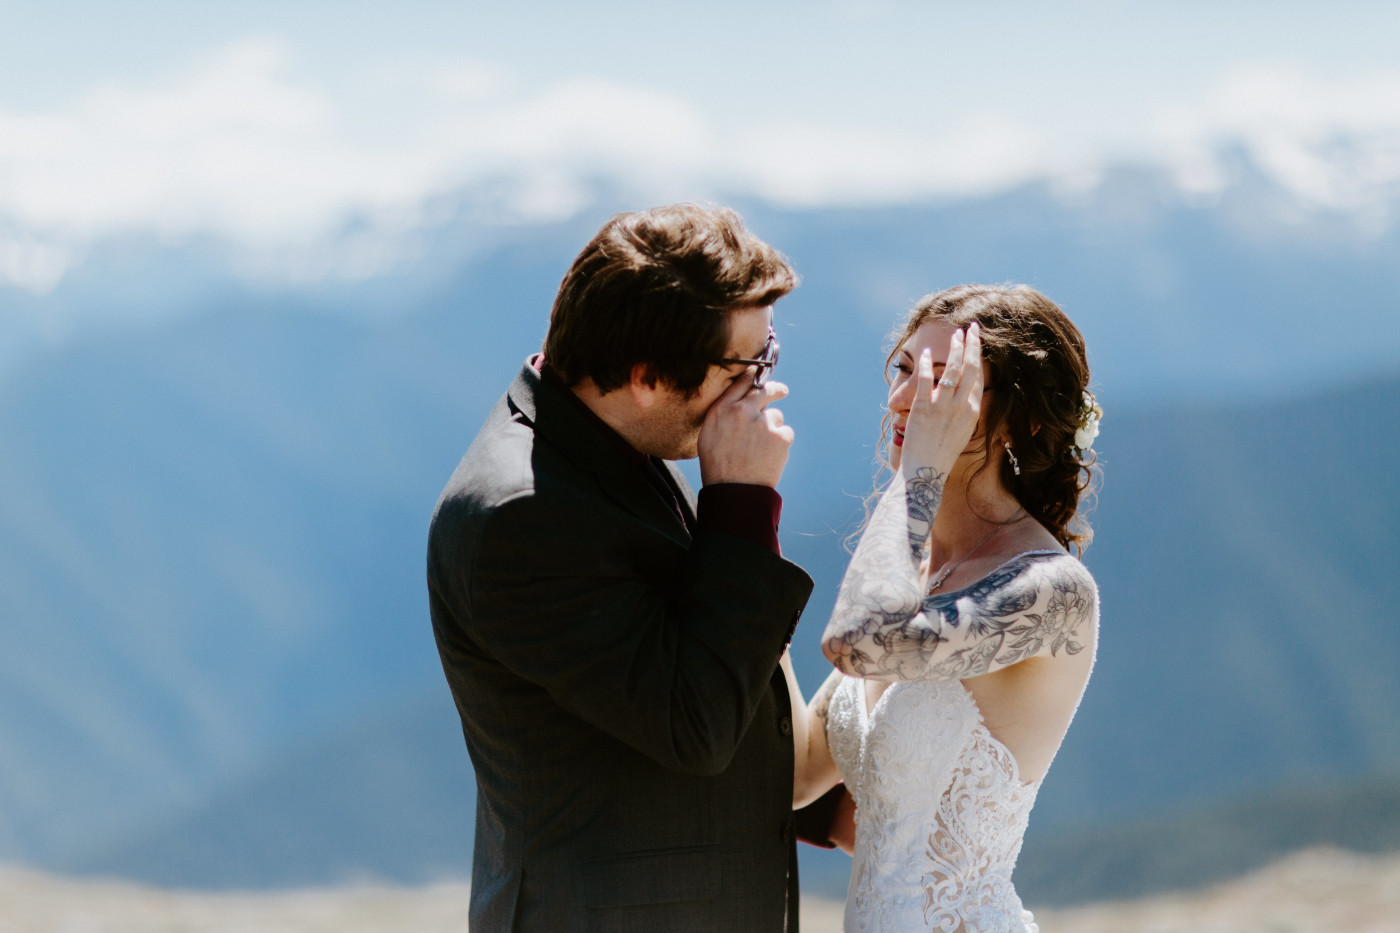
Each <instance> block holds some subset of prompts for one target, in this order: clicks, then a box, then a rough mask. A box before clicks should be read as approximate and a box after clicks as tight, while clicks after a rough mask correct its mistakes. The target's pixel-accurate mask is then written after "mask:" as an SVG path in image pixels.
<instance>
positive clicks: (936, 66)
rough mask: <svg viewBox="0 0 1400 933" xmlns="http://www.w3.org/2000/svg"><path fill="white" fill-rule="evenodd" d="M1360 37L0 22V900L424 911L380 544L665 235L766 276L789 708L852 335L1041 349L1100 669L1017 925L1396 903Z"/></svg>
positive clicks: (1399, 659) (846, 498)
mask: <svg viewBox="0 0 1400 933" xmlns="http://www.w3.org/2000/svg"><path fill="white" fill-rule="evenodd" d="M1397 39H1400V11H1397V8H1395V7H1394V6H1393V5H1391V4H1383V3H1369V2H1342V3H1339V4H1332V5H1328V6H1327V7H1322V6H1318V5H1314V4H1307V3H1301V2H1291V0H1283V2H1278V0H1275V2H1271V3H1267V4H1266V3H1262V2H1241V3H1235V4H1229V5H1225V4H1216V3H1205V2H1195V0H1183V2H1178V3H1175V4H1160V3H1156V4H1147V3H1135V2H1129V0H1079V2H1065V3H1060V4H1056V5H1053V6H1052V5H1049V4H1036V3H1030V2H1019V0H1000V2H995V3H985V4H951V3H942V2H923V3H915V2H901V0H885V2H880V0H863V2H862V0H812V2H795V0H775V2H768V3H764V4H752V3H749V2H739V0H711V2H710V3H707V4H693V3H684V4H683V3H675V2H670V0H648V2H640V0H636V2H627V0H609V2H595V3H589V4H575V3H565V2H550V0H521V2H517V3H514V4H510V5H505V4H490V5H488V4H482V3H472V2H458V3H445V2H435V0H401V2H399V3H397V4H394V5H393V9H392V12H391V11H390V10H389V8H388V7H387V6H385V5H375V4H369V3H362V2H346V0H339V2H335V3H331V2H326V0H307V2H303V3H298V4H285V3H273V2H268V0H241V2H239V3H236V4H235V3H229V2H223V0H211V2H207V3H201V4H193V5H192V4H185V3H175V2H170V0H131V2H127V3H123V4H97V3H92V2H90V0H89V2H80V0H48V2H45V3H43V4H40V3H37V2H18V3H6V4H4V5H3V6H0V862H5V863H10V864H12V865H21V866H26V867H27V868H30V869H38V870H43V871H46V872H54V873H59V874H63V875H76V876H114V877H118V878H125V879H133V880H139V881H145V882H153V883H156V884H159V885H166V886H180V887H192V888H201V889H229V888H284V887H288V886H299V885H309V884H330V883H340V882H345V881H351V880H357V879H366V878H375V879H387V880H391V881H403V882H422V881H433V880H442V879H461V878H465V877H466V875H467V873H468V871H469V867H470V858H471V845H472V819H473V817H472V814H473V807H474V791H473V785H472V778H471V770H470V766H469V763H468V760H467V756H466V752H465V748H464V746H463V743H462V739H461V734H460V730H459V727H458V725H457V721H456V714H455V711H454V710H453V708H452V704H451V700H450V697H449V695H448V692H447V689H446V685H445V683H444V680H443V677H442V673H441V669H440V668H439V665H438V661H437V656H436V652H435V650H434V647H433V642H432V636H431V630H430V627H429V622H428V613H427V604H426V597H425V588H424V583H423V576H424V574H423V554H424V547H425V540H426V530H427V522H428V518H429V515H430V513H431V510H432V507H433V504H434V502H435V500H436V498H437V495H438V492H439V491H440V489H441V488H442V486H443V484H444V483H445V481H446V479H447V477H448V475H449V474H450V473H451V471H452V469H453V467H454V466H455V464H456V462H457V460H458V458H459V457H460V456H461V454H462V452H463V451H464V450H465V449H466V446H467V445H468V443H470V441H471V439H472V437H473V435H474V434H475V432H476V430H477V427H478V426H479V424H480V422H481V420H482V419H483V418H484V416H485V414H486V412H487V411H488V409H489V408H490V406H491V405H492V404H493V403H494V402H495V400H496V399H497V398H498V397H499V395H500V393H501V392H502V391H503V390H504V387H505V385H506V383H507V381H508V380H509V378H510V377H511V376H512V375H513V373H514V372H515V371H516V370H517V369H518V367H519V365H520V363H521V362H522V361H523V360H524V359H525V357H526V356H527V355H529V354H530V353H532V352H533V351H534V350H535V349H536V348H537V347H538V345H539V343H540V340H541V338H542V337H543V334H544V329H545V324H546V320H547V314H548V308H549V304H550V301H551V299H552V296H553V293H554V290H555V288H556V287H557V285H558V282H559V279H560V277H561V276H562V275H563V273H564V270H565V269H566V267H567V266H568V264H569V262H570V261H571V259H572V258H573V256H574V255H575V254H576V253H577V251H578V250H579V248H580V247H581V246H582V245H583V243H584V242H585V241H586V240H587V239H588V238H589V237H590V236H591V235H592V233H593V232H594V231H595V230H596V229H597V227H598V226H599V225H600V223H601V222H602V221H603V220H604V219H606V218H607V217H608V216H609V215H611V214H612V213H614V212H616V211H619V210H628V209H636V208H640V207H645V206H649V205H652V204H657V203H664V202H669V201H676V200H700V201H705V202H711V203H722V204H729V205H732V206H734V207H736V208H738V209H739V210H740V211H741V212H742V213H743V214H744V216H745V217H746V219H747V220H748V222H749V224H750V226H751V227H752V228H753V229H754V230H755V231H756V232H757V233H758V234H759V235H760V236H762V237H763V238H765V239H767V240H768V241H769V242H771V243H773V244H774V245H775V246H777V247H778V248H779V249H781V250H783V251H784V252H785V253H786V254H787V255H788V256H789V257H790V258H791V260H792V261H793V264H794V265H795V266H796V268H797V269H798V271H799V272H800V273H801V275H802V277H803V284H802V286H801V287H800V288H799V289H798V290H797V291H796V292H795V293H794V294H793V295H792V296H791V297H789V298H787V299H785V300H784V301H783V302H782V303H781V304H780V305H779V306H778V309H777V328H778V333H779V336H780V339H781V341H782V346H783V354H782V363H781V366H780V369H779V371H778V373H779V378H781V379H783V380H784V381H786V382H787V383H788V384H789V385H790V387H791V389H792V395H791V398H790V399H789V400H787V401H786V402H785V403H784V405H783V409H784V412H785V414H786V417H787V420H788V423H790V424H792V425H793V426H794V427H795V429H796V431H797V438H798V439H797V443H796V445H795V447H794V450H793V455H792V460H791V462H790V465H789V467H788V470H787V473H786V475H785V478H784V481H783V487H782V492H783V495H784V498H785V502H786V505H785V511H784V521H783V547H784V550H785V552H786V553H787V554H788V555H789V556H791V557H792V558H793V559H795V560H797V561H798V562H800V563H802V564H803V565H804V566H805V567H807V568H808V569H809V570H810V571H811V573H812V574H813V576H814V577H815V578H816V580H817V589H816V592H815V594H814V596H813V598H812V602H811V604H810V605H809V609H808V612H807V613H806V615H805V616H804V621H803V623H802V625H801V626H800V627H799V629H798V631H797V634H796V640H795V643H794V654H795V657H796V659H797V664H798V673H799V676H800V677H801V679H802V680H803V682H804V686H805V687H806V689H808V690H811V689H813V688H815V687H816V686H817V685H818V684H819V683H820V682H821V679H822V678H823V677H824V670H823V668H824V667H825V662H824V661H823V660H822V658H821V655H820V652H819V650H818V637H819V634H820V632H821V628H822V626H823V625H824V623H825V620H826V616H827V615H828V613H829V611H830V607H831V604H832V602H833V600H834V596H835V588H836V584H837V583H838V581H839V579H840V575H841V572H842V569H843V567H844V563H845V559H846V552H845V551H844V549H843V546H842V542H843V539H844V537H845V536H846V534H848V533H849V532H850V531H851V530H852V529H853V528H854V527H855V523H856V522H857V521H858V519H859V517H860V515H861V501H862V499H863V497H864V496H865V495H866V494H867V493H869V492H870V490H871V488H872V478H873V476H874V474H875V462H874V458H875V453H876V442H877V440H878V429H879V418H880V412H881V406H882V404H883V401H884V397H885V386H884V382H883V380H882V378H881V369H882V364H883V354H884V351H885V349H886V347H887V344H886V338H887V335H888V333H889V331H890V330H891V328H892V327H893V326H894V324H895V322H896V321H897V319H899V318H900V317H901V315H902V314H903V313H904V312H905V311H906V310H907V309H908V308H909V306H910V305H911V304H912V303H913V302H914V301H915V300H917V299H918V298H919V297H920V296H921V295H923V294H925V293H926V292H930V291H934V290H937V289H941V288H944V287H947V286H950V285H954V284H958V283H962V282H1025V283H1028V284H1030V285H1032V286H1034V287H1036V288H1038V289H1040V290H1042V291H1044V292H1045V293H1046V294H1048V295H1049V296H1050V297H1051V298H1053V299H1054V300H1055V301H1057V302H1058V303H1059V304H1060V305H1061V306H1062V307H1063V308H1064V309H1065V310H1066V311H1067V312H1068V313H1069V314H1070V316H1071V317H1072V318H1073V319H1074V320H1075V321H1076V322H1077V323H1078V324H1079V325H1080V326H1081V328H1082V329H1083V331H1084V333H1085V335H1086V338H1087V341H1088V345H1089V351H1090V362H1091V364H1092V367H1093V371H1094V386H1095V388H1096V390H1097V392H1098V394H1099V397H1100V399H1101V401H1102V403H1103V406H1104V408H1105V411H1106V415H1105V418H1104V422H1103V431H1102V434H1101V436H1100V438H1099V442H1098V444H1097V448H1098V451H1099V455H1100V462H1101V465H1102V467H1103V475H1104V480H1103V484H1102V488H1101V490H1100V493H1099V496H1098V500H1097V504H1096V506H1095V508H1094V511H1093V513H1092V520H1093V523H1094V525H1095V528H1096V531H1097V536H1096V538H1095V540H1094V542H1093V545H1092V546H1091V547H1090V549H1089V550H1088V552H1087V554H1086V561H1087V563H1088V565H1089V566H1090V568H1091V569H1092V570H1093V572H1094V574H1095V575H1096V577H1097V579H1098V581H1099V585H1100V588H1101V591H1102V608H1103V622H1102V636H1101V648H1100V653H1099V659H1098V667H1097V670H1096V672H1095V675H1094V679H1093V681H1092V682H1091V684H1090V687H1089V691H1088V694H1087V695H1086V698H1085V700H1084V704H1083V706H1082V708H1081V710H1080V712H1079V716H1078V719H1077V721H1076V722H1075V724H1074V727H1073V728H1072V729H1071V731H1070V733H1069V737H1068V740H1067V741H1066V743H1065V745H1064V747H1063V749H1062V751H1061V752H1060V755H1059V758H1058V760H1057V762H1056V765H1055V767H1054V768H1053V769H1052V770H1051V772H1050V775H1049V777H1048V779H1047V781H1046V783H1045V786H1044V788H1043V790H1042V791H1041V795H1040V801H1039V805H1038V807H1037V809H1036V812H1035V815H1034V817H1033V819H1032V825H1031V830H1030V835H1029V836H1028V839H1027V842H1026V847H1025V851H1024V853H1023V856H1022V862H1021V867H1020V868H1019V869H1018V875H1017V881H1018V885H1019V886H1020V887H1021V889H1022V893H1023V895H1024V897H1025V899H1026V900H1027V902H1028V903H1032V904H1041V903H1044V904H1050V905H1054V904H1073V903H1080V902H1087V901H1093V900H1101V899H1109V898H1124V897H1129V896H1133V895H1138V894H1145V893H1150V892H1154V891H1161V890H1167V889H1174V888H1180V887H1189V886H1193V885H1199V884H1203V883H1206V882H1211V881H1216V880H1221V879H1226V878H1230V877H1233V876H1235V875H1237V874H1239V873H1241V872H1245V871H1248V870H1251V869H1254V868H1257V867H1259V866H1261V865H1264V864H1267V863H1269V862H1272V861H1274V860H1275V859H1278V858H1280V857H1282V856H1284V855H1287V854H1289V853H1291V852H1294V851H1295V850H1298V849H1302V848H1308V847H1312V846H1317V845H1320V844H1328V845H1333V846H1341V847H1343V848H1348V849H1352V850H1355V851H1357V852H1362V853H1380V852H1392V851H1395V850H1400V716H1397V713H1400V677H1397V675H1396V671H1397V666H1398V665H1400V626H1397V624H1396V621H1397V610H1398V609H1400V557H1397V554H1400V482H1397V479H1396V476H1397V473H1396V463H1397V461H1400V440H1397V421H1398V420H1400V298H1398V297H1397V296H1400V263H1397V259H1400V65H1397V64H1396V60H1395V51H1394V50H1395V47H1396V41H1397ZM803 859H804V863H803V881H804V890H805V891H807V892H810V893H815V894H825V895H828V896H830V897H834V898H840V897H842V896H843V895H844V891H845V883H846V873H847V870H848V869H847V866H848V864H849V862H848V860H846V859H845V857H844V856H841V855H839V854H832V853H825V852H819V851H817V850H815V849H809V848H805V847H804V850H803Z"/></svg>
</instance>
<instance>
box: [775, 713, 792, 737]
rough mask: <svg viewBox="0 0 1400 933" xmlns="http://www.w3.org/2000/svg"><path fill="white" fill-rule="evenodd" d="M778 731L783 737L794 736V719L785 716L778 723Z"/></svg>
mask: <svg viewBox="0 0 1400 933" xmlns="http://www.w3.org/2000/svg"><path fill="white" fill-rule="evenodd" d="M778 731H779V732H781V733H782V734H783V735H792V719H791V718H789V717H787V716H784V717H783V718H782V719H781V720H779V722H778Z"/></svg>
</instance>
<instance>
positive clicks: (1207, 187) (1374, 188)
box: [1156, 69, 1400, 212]
mask: <svg viewBox="0 0 1400 933" xmlns="http://www.w3.org/2000/svg"><path fill="white" fill-rule="evenodd" d="M1156 131H1157V133H1158V135H1159V137H1160V138H1161V139H1162V140H1163V141H1164V143H1165V144H1166V147H1167V149H1168V151H1169V153H1170V156H1169V160H1170V162H1171V164H1172V165H1173V166H1174V167H1175V168H1176V170H1177V176H1178V179H1179V180H1180V182H1181V183H1182V184H1183V186H1184V187H1187V188H1188V189H1190V190H1195V191H1202V192H1213V191H1218V190H1219V189H1220V188H1221V187H1222V186H1223V185H1224V184H1226V183H1227V174H1226V172H1225V169H1224V167H1223V165H1222V163H1221V159H1220V152H1221V151H1222V149H1224V148H1225V147H1228V146H1231V145H1233V146H1239V147H1242V148H1243V149H1244V150H1245V151H1246V152H1247V153H1249V155H1250V156H1251V158H1252V161H1253V162H1254V163H1255V164H1256V165H1257V166H1258V168H1259V169H1260V170H1261V171H1263V172H1264V173H1265V174H1266V175H1267V176H1268V177H1270V178H1271V179H1272V180H1273V181H1274V182H1276V183H1277V184H1279V185H1280V186H1281V187H1283V188H1284V189H1285V190H1287V191H1288V192H1290V193H1291V194H1293V195H1294V196H1295V197H1297V198H1298V199H1299V200H1300V201H1302V202H1303V203H1304V204H1308V205H1312V206H1315V207H1321V208H1330V209H1337V210H1349V211H1363V212H1364V211H1367V210H1371V209H1376V208H1378V207H1382V206H1383V205H1384V204H1385V202H1389V201H1391V200H1393V198H1394V196H1395V194H1396V193H1397V192H1400V71H1392V72H1388V73H1380V74H1371V75H1367V76H1363V77H1358V78H1352V79H1344V80H1331V81H1329V80H1323V79H1319V78H1316V77H1312V76H1308V75H1305V74H1302V73H1300V72H1296V71H1284V70H1279V69H1251V70H1247V71H1242V72H1239V73H1237V74H1235V75H1233V76H1231V77H1230V78H1228V79H1227V80H1226V81H1224V82H1223V83H1222V84H1221V85H1220V86H1219V87H1217V88H1216V89H1215V90H1214V91H1213V92H1211V93H1210V94H1209V95H1208V96H1207V97H1206V98H1205V99H1204V100H1201V101H1198V102H1196V103H1195V104H1194V105H1192V106H1179V107H1175V108H1172V109H1171V110H1169V111H1168V112H1166V113H1163V114H1162V115H1161V116H1160V117H1159V118H1158V119H1157V121H1156Z"/></svg>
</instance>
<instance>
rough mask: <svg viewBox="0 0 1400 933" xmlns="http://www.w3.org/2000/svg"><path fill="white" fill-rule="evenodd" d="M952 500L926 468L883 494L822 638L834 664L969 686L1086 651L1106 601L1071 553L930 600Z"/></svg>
mask: <svg viewBox="0 0 1400 933" xmlns="http://www.w3.org/2000/svg"><path fill="white" fill-rule="evenodd" d="M942 495H943V476H942V475H941V474H939V473H937V472H935V471H933V470H930V469H927V468H924V469H920V470H919V471H918V473H917V474H916V475H915V476H913V477H910V478H905V477H903V476H898V475H897V476H896V477H895V479H894V481H893V482H892V483H891V484H890V488H889V489H888V490H886V491H885V494H884V495H883V496H881V498H880V502H879V503H878V504H877V505H876V507H875V510H874V512H873V513H872V514H871V516H870V522H869V524H868V525H867V526H866V529H865V533H864V534H863V535H862V536H861V539H860V544H859V545H857V547H856V552H855V555H854V556H853V557H852V558H851V564H850V566H849V567H848V568H847V569H846V575H845V577H844V578H843V579H842V581H841V590H840V593H839V594H838V595H837V597H836V608H835V610H834V611H833V612H832V615H831V621H830V622H828V623H827V626H826V632H825V633H824V635H823V636H822V642H823V648H824V650H825V652H826V656H827V658H829V659H830V660H831V662H832V663H833V664H835V665H836V666H837V667H838V668H839V669H840V670H841V671H843V672H844V673H846V674H849V675H851V676H853V677H867V678H872V679H877V680H922V679H926V678H945V679H956V680H962V679H964V678H967V677H975V676H977V675H979V674H985V673H988V672H989V671H993V670H997V669H999V668H1002V667H1007V666H1009V665H1011V664H1015V663H1016V662H1018V661H1023V660H1025V659H1026V658H1029V657H1033V656H1036V655H1041V654H1049V655H1056V654H1058V653H1059V652H1060V651H1061V650H1062V649H1063V650H1064V651H1066V652H1068V653H1069V654H1078V653H1079V652H1080V651H1082V650H1083V648H1084V641H1083V640H1082V639H1081V636H1080V632H1079V628H1080V627H1081V626H1087V625H1091V624H1092V620H1093V618H1094V616H1095V614H1096V611H1097V604H1098V598H1097V592H1096V590H1095V588H1094V582H1093V579H1092V578H1091V577H1090V576H1089V573H1088V571H1087V570H1085V569H1084V566H1083V565H1082V564H1081V563H1080V562H1079V561H1078V560H1076V559H1075V558H1074V557H1072V556H1070V555H1068V554H1055V553H1053V552H1045V551H1037V552H1032V553H1030V554H1025V555H1021V556H1019V557H1016V558H1014V559H1013V560H1010V561H1008V562H1006V563H1005V564H1002V565H1001V566H1000V567H998V568H997V569H996V570H994V571H993V572H992V573H990V574H989V575H987V576H986V577H984V578H983V579H982V580H979V581H978V582H977V583H975V584H973V585H972V586H969V587H966V588H964V589H961V590H956V591H954V592H951V593H939V594H935V595H933V596H927V597H925V596H923V593H922V585H921V578H920V573H919V565H920V562H921V560H922V558H923V550H924V542H925V541H927V539H928V531H929V528H930V526H931V524H932V522H933V517H934V515H935V514H936V513H937V511H938V505H939V502H940V501H941V500H942ZM1047 558H1048V559H1047Z"/></svg>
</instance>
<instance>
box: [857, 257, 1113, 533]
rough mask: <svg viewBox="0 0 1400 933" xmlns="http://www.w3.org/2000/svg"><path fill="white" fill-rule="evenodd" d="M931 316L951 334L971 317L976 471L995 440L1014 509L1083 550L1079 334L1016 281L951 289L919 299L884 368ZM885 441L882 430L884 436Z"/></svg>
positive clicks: (1090, 462) (1086, 466)
mask: <svg viewBox="0 0 1400 933" xmlns="http://www.w3.org/2000/svg"><path fill="white" fill-rule="evenodd" d="M931 320H944V321H947V322H948V323H950V324H952V325H953V326H954V327H957V328H965V327H967V326H968V325H969V324H971V323H972V322H973V321H976V322H977V324H978V326H979V328H980V330H981V334H982V360H983V362H984V363H985V364H986V366H987V387H988V388H989V389H993V390H994V391H991V392H988V393H987V394H986V395H985V396H983V400H982V406H983V412H984V414H985V419H984V422H983V433H982V456H983V461H982V466H981V467H980V468H979V469H978V472H981V470H984V469H986V467H987V464H989V463H992V462H993V461H994V459H995V457H994V454H993V451H994V449H995V447H996V446H1000V443H1001V440H1002V438H1005V439H1006V440H1008V441H1009V442H1010V444H1011V450H1012V452H1013V453H1015V455H1016V460H1017V463H1018V464H1019V466H1020V468H1021V472H1020V474H1019V475H1017V474H1016V472H1015V471H1014V470H1013V468H1012V466H1011V461H1010V458H1009V457H1005V456H1003V457H1002V458H1001V481H1002V484H1003V485H1004V486H1005V487H1006V488H1007V489H1008V490H1010V491H1011V493H1012V495H1014V496H1015V497H1016V499H1017V501H1018V502H1020V503H1021V506H1022V507H1023V508H1024V509H1025V510H1026V511H1027V512H1028V513H1029V514H1030V515H1031V516H1032V517H1034V518H1035V519H1036V520H1037V521H1039V522H1040V523H1041V524H1042V525H1044V526H1045V527H1046V529H1048V530H1049V531H1050V533H1051V534H1052V535H1054V536H1055V538H1056V540H1058V541H1059V542H1060V543H1061V544H1062V545H1064V546H1065V547H1067V548H1068V547H1070V546H1071V545H1073V546H1074V548H1075V550H1076V551H1078V552H1079V553H1081V554H1082V553H1083V551H1084V548H1085V547H1087V546H1088V544H1089V541H1090V539H1091V538H1092V537H1093V531H1092V530H1091V529H1090V527H1089V523H1088V522H1087V521H1086V520H1085V518H1084V516H1083V515H1080V514H1078V513H1079V503H1080V499H1081V497H1083V496H1084V495H1085V493H1087V492H1089V491H1090V489H1091V487H1092V486H1093V485H1094V483H1095V482H1096V479H1097V474H1098V470H1097V468H1096V467H1095V461H1096V460H1097V455H1095V454H1094V452H1093V451H1092V450H1080V449H1078V448H1077V447H1076V446H1075V434H1076V432H1077V431H1078V430H1079V428H1080V426H1081V424H1083V420H1084V413H1085V401H1084V398H1085V392H1086V391H1087V390H1088V387H1089V361H1088V359H1087V357H1086V356H1085V352H1084V337H1083V335H1082V334H1080V332H1079V328H1077V327H1075V326H1074V324H1073V323H1072V322H1071V321H1070V319H1069V318H1068V317H1066V316H1065V313H1064V312H1063V311H1061V310H1060V309H1059V307H1058V306H1057V305H1056V304H1055V303H1054V302H1053V301H1051V300H1050V299H1049V298H1046V297H1045V296H1044V295H1042V294H1041V293H1040V292H1038V291H1036V290H1035V289H1033V288H1030V287H1028V286H1025V285H1017V286H1014V287H1006V286H999V285H958V286H955V287H953V288H949V289H945V290H944V291H941V292H938V293H936V294H933V295H927V296H925V297H924V298H922V299H920V301H919V303H918V304H917V305H915V306H914V309H913V310H912V311H911V312H910V313H909V318H908V320H907V321H906V322H905V323H904V327H903V330H902V331H899V330H897V331H896V332H895V334H894V337H895V343H894V349H893V350H891V351H890V354H889V357H888V358H887V359H886V360H885V374H886V379H888V378H889V367H890V364H892V363H893V362H894V359H895V357H896V356H897V355H898V353H899V349H900V347H902V346H903V345H904V343H905V342H906V341H907V340H908V339H909V338H910V337H911V336H913V334H914V332H915V331H916V330H918V329H919V328H920V327H921V326H923V325H924V324H925V323H927V322H928V321H931ZM883 433H884V436H885V437H888V435H889V432H888V430H887V431H885V432H883Z"/></svg>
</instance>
